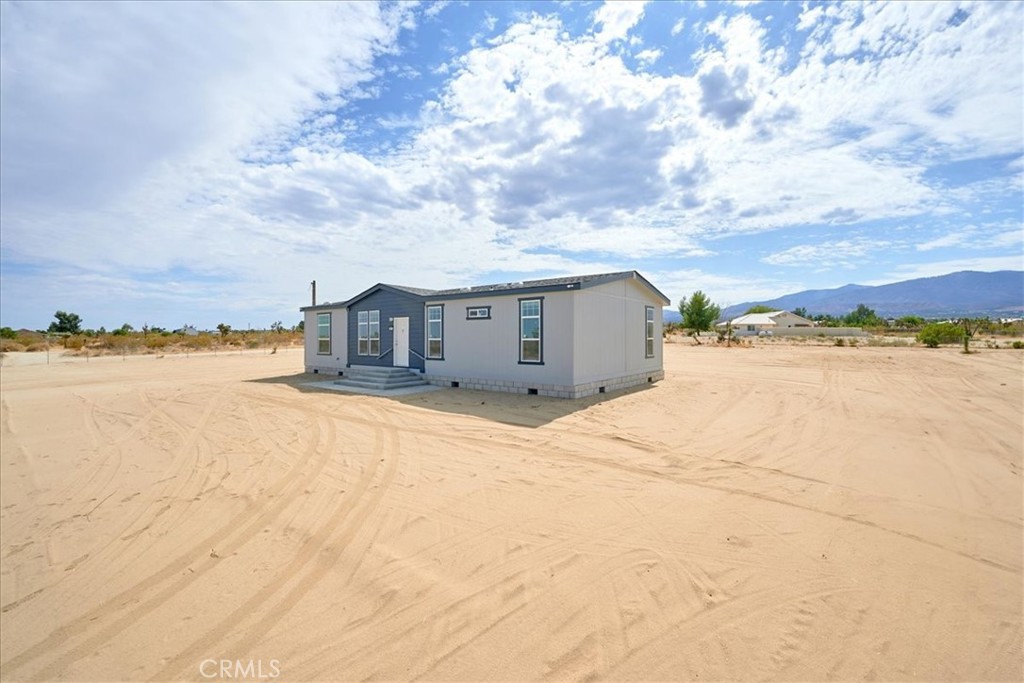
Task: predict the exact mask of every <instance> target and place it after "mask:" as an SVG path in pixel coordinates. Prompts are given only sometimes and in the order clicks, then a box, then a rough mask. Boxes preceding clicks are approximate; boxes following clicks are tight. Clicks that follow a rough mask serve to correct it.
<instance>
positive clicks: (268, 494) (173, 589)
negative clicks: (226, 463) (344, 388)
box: [5, 420, 336, 680]
mask: <svg viewBox="0 0 1024 683" xmlns="http://www.w3.org/2000/svg"><path fill="white" fill-rule="evenodd" d="M311 427H312V431H313V434H312V435H311V438H310V441H309V445H308V446H307V448H306V449H305V451H304V452H303V454H302V456H301V457H300V459H299V461H298V462H297V463H296V464H295V466H294V467H293V468H291V469H290V470H289V471H288V473H286V475H285V476H283V477H282V478H281V479H279V480H277V481H276V482H275V483H274V484H273V485H272V486H270V487H269V488H268V489H267V490H266V491H264V492H263V494H262V495H263V497H265V498H267V499H270V500H273V501H274V502H273V503H272V504H270V505H269V506H268V507H266V508H265V509H263V510H262V511H253V510H252V509H248V510H246V511H245V512H242V513H239V514H238V515H235V516H234V517H233V518H232V519H230V520H228V521H227V522H226V523H225V524H223V525H222V526H220V527H219V528H218V529H217V530H215V531H214V532H213V533H211V534H209V535H207V536H206V537H204V538H203V539H202V540H201V541H199V542H197V543H195V544H194V545H192V546H191V547H190V548H189V549H188V550H186V551H185V552H183V553H181V554H179V555H178V556H177V557H175V558H174V559H172V560H171V561H170V562H168V563H167V564H165V565H164V566H163V567H162V568H161V569H160V570H159V571H157V572H155V573H153V574H151V575H149V576H148V577H146V578H145V579H143V580H141V581H139V582H137V583H135V584H134V585H132V586H131V587H129V588H127V589H125V590H123V591H121V592H120V593H118V594H117V595H115V596H113V597H112V598H109V599H107V600H105V601H104V602H103V603H101V604H100V605H98V606H97V607H94V608H93V609H91V610H89V611H88V612H86V613H84V614H82V615H81V616H79V617H77V618H75V619H72V620H71V621H70V622H68V623H66V624H63V625H61V626H60V627H58V628H57V629H55V630H54V631H53V632H51V633H50V635H49V636H47V637H46V638H44V639H43V640H41V641H39V642H38V643H36V644H34V645H32V646H30V647H29V648H27V649H26V650H24V651H22V652H20V653H18V654H17V655H15V656H13V657H11V658H9V659H8V661H7V662H6V666H5V674H7V673H9V672H11V671H15V670H17V669H20V668H22V667H24V666H25V665H26V664H29V663H31V662H33V661H36V660H38V659H41V658H44V657H46V656H48V655H53V654H54V653H56V652H59V651H60V649H61V648H62V647H65V646H66V645H67V643H68V641H70V640H72V639H73V638H75V637H77V636H81V635H84V634H86V633H89V632H90V631H92V630H93V629H94V628H95V626H96V622H98V621H101V620H105V619H109V618H110V617H111V615H112V614H117V613H121V616H119V617H117V618H116V619H115V620H114V621H113V622H112V623H110V624H108V625H107V626H106V627H104V628H102V629H100V630H99V631H97V632H94V633H93V634H92V635H91V636H89V637H88V638H87V639H86V640H84V641H83V642H81V643H79V644H78V645H76V646H73V647H72V649H71V650H69V651H67V652H65V653H64V654H63V655H59V656H58V657H57V658H56V659H55V660H54V661H52V662H51V663H50V664H48V665H46V667H45V668H43V669H42V670H40V671H39V672H38V673H37V674H36V675H35V676H34V677H33V678H34V679H36V680H46V679H48V678H54V677H56V675H57V674H58V673H59V672H60V671H62V670H63V669H65V668H66V667H67V666H68V665H69V664H71V663H72V662H75V661H77V660H79V659H82V658H84V657H87V656H89V655H90V654H92V653H93V652H94V651H95V650H96V649H97V648H98V647H99V646H100V645H102V644H104V643H106V642H108V641H109V640H112V639H113V638H114V637H115V636H117V635H118V634H119V633H122V632H123V631H125V630H126V629H128V628H129V627H130V626H131V625H132V624H134V623H136V622H137V621H139V620H140V619H142V618H144V617H145V616H147V615H148V614H150V613H151V612H153V611H154V610H156V609H158V608H159V607H160V606H161V605H162V604H164V603H166V602H167V601H169V600H171V599H172V598H174V596H175V595H177V594H178V593H179V592H180V591H181V590H183V589H184V588H185V587H186V586H188V585H189V584H191V583H193V582H195V581H196V580H198V579H199V578H201V577H202V576H203V575H204V574H206V573H207V572H209V571H210V570H211V569H213V568H214V567H215V566H216V560H215V559H213V558H210V557H208V556H207V553H206V549H208V548H211V547H218V546H220V547H221V548H222V549H223V550H224V552H225V553H227V552H233V551H234V550H237V549H238V548H240V547H241V546H242V545H244V543H245V542H247V541H248V540H250V539H251V538H252V537H253V536H255V535H256V534H258V533H259V530H260V529H261V528H263V527H265V526H266V525H267V524H268V523H269V522H271V521H272V520H273V519H275V518H276V517H277V516H278V515H280V513H281V512H282V511H283V510H284V509H285V508H287V507H288V506H289V505H290V504H291V503H292V502H293V501H294V499H295V497H296V496H297V495H298V492H299V491H301V490H303V489H304V488H305V487H306V486H307V485H308V484H309V483H310V482H311V481H312V480H314V479H315V478H316V476H317V474H318V473H319V472H320V470H322V469H323V467H324V466H325V465H326V463H327V461H328V459H329V458H330V453H331V452H332V451H333V448H334V444H335V442H336V431H335V429H334V424H333V422H329V421H321V420H315V421H314V422H313V424H312V425H311ZM201 428H203V425H198V426H197V429H201ZM322 440H324V441H325V443H324V444H323V445H321V441H322ZM317 456H320V457H319V459H317ZM310 464H311V465H312V467H310V468H309V469H308V470H307V472H306V473H305V475H303V474H302V470H303V469H305V468H306V466H307V465H310ZM254 512H256V514H255V515H254ZM197 557H202V558H203V559H201V560H200V562H199V563H196V558H197ZM192 565H195V566H192ZM190 567H191V568H192V571H191V572H187V570H188V569H189V568H190ZM168 582H169V583H168ZM165 584H166V585H165ZM162 585H163V586H164V587H163V588H160V586H162ZM157 589H159V590H157ZM154 590H156V591H157V592H156V593H155V594H153V591H154ZM126 608H127V611H124V610H125V609H126Z"/></svg>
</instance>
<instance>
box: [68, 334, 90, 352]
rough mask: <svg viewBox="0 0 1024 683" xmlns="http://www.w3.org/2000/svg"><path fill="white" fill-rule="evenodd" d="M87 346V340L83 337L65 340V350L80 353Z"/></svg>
mask: <svg viewBox="0 0 1024 683" xmlns="http://www.w3.org/2000/svg"><path fill="white" fill-rule="evenodd" d="M83 346H85V340H84V339H82V338H81V337H68V338H66V339H65V340H64V348H65V349H71V350H72V351H78V350H79V349H81V348H82V347H83Z"/></svg>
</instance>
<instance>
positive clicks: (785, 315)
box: [716, 311, 814, 337]
mask: <svg viewBox="0 0 1024 683" xmlns="http://www.w3.org/2000/svg"><path fill="white" fill-rule="evenodd" d="M726 324H727V323H724V322H722V323H718V325H716V327H725V326H726ZM796 327H814V321H813V320H808V319H807V318H804V317H802V316H799V315H797V314H796V313H790V312H789V311H772V312H770V313H748V314H746V315H741V316H740V317H738V318H734V319H733V320H732V330H733V333H734V334H736V335H737V336H741V337H742V336H749V335H756V334H761V333H762V332H763V333H765V334H767V333H769V332H770V333H772V334H775V333H777V332H779V331H782V330H787V329H792V328H796Z"/></svg>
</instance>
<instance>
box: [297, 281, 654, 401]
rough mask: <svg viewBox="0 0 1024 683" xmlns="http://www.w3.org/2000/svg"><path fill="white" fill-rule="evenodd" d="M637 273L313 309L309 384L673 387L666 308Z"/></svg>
mask: <svg viewBox="0 0 1024 683" xmlns="http://www.w3.org/2000/svg"><path fill="white" fill-rule="evenodd" d="M668 303H669V299H668V297H666V296H665V295H664V294H662V293H661V292H660V291H658V289H657V288H656V287H654V285H652V284H651V283H650V282H648V281H647V280H646V279H645V278H644V277H643V276H642V275H640V274H639V273H637V272H636V271H633V270H630V271H625V272H620V273H602V274H598V275H583V276H575V277H561V278H549V279H545V280H528V281H524V282H510V283H503V284H496V285H483V286H479V287H463V288H458V289H445V290H429V289H420V288H415V287H403V286H398V285H387V284H382V283H378V284H376V285H374V286H372V287H370V288H369V289H367V290H365V291H363V292H361V293H360V294H357V295H356V296H354V297H352V298H351V299H348V300H346V301H340V302H334V303H323V304H319V305H312V306H306V307H303V308H301V309H300V310H301V311H302V312H303V313H304V315H305V318H304V328H305V367H306V372H310V373H317V374H330V375H335V376H341V377H345V378H352V377H358V376H359V375H360V374H361V373H362V374H363V376H377V377H381V376H385V375H384V374H382V373H386V376H387V377H394V376H395V375H396V373H397V374H398V375H405V376H406V379H408V375H409V374H410V373H411V374H414V375H415V376H416V377H417V378H420V379H422V380H424V381H426V382H428V383H430V384H435V385H439V386H446V387H463V388H471V389H486V390H491V391H507V392H513V393H521V394H538V395H542V396H557V397H560V398H581V397H584V396H590V395H593V394H598V393H605V392H607V391H613V390H616V389H623V388H626V387H630V386H636V385H640V384H647V383H649V382H656V381H658V380H660V379H662V378H663V377H664V376H665V372H664V365H663V360H662V334H661V330H662V307H663V306H665V305H668Z"/></svg>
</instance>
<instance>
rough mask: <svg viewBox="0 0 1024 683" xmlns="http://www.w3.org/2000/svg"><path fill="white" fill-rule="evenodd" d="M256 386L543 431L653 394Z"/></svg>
mask: <svg viewBox="0 0 1024 683" xmlns="http://www.w3.org/2000/svg"><path fill="white" fill-rule="evenodd" d="M247 381H249V382H254V383H256V384H284V385H286V386H289V387H291V388H292V389H294V390H295V391H298V392H300V393H303V394H307V393H308V394H322V395H328V396H331V397H336V398H337V400H342V401H363V400H366V399H367V398H373V399H377V400H385V401H394V402H395V403H401V404H403V405H407V406H410V407H415V408H422V409H424V410H433V411H437V412H442V413H454V414H458V415H469V416H472V417H479V418H482V419H485V420H492V421H494V422H500V423H502V424H507V425H516V426H519V427H530V428H536V427H542V426H544V425H546V424H548V423H550V422H554V421H555V420H558V419H560V418H563V417H565V416H566V415H571V414H573V413H576V412H579V411H581V410H586V409H588V408H590V407H591V406H594V405H598V404H600V403H605V402H606V401H616V400H620V399H623V398H626V397H628V396H632V395H634V394H637V393H640V392H644V391H648V390H650V388H651V386H652V385H650V384H645V385H642V386H638V387H633V388H630V389H623V390H622V391H616V392H614V393H610V394H598V395H596V396H589V397H587V398H576V399H566V398H552V397H550V396H525V395H523V394H507V393H502V392H498V391H477V390H475V389H441V390H440V391H431V392H427V393H423V394H410V395H405V396H366V395H362V394H357V393H345V392H337V391H332V390H330V389H321V388H318V387H316V386H315V383H319V382H324V381H326V380H325V379H324V376H323V375H313V374H307V373H301V372H300V373H295V374H291V375H281V376H278V377H263V378H260V379H252V380H247Z"/></svg>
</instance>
